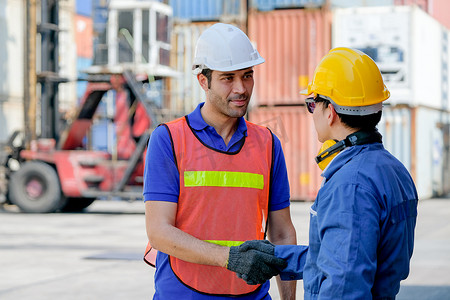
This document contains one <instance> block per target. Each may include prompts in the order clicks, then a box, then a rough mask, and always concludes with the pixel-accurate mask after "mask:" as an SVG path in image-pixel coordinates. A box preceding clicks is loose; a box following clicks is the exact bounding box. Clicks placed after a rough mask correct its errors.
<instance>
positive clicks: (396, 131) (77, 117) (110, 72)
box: [0, 0, 450, 300]
mask: <svg viewBox="0 0 450 300" xmlns="http://www.w3.org/2000/svg"><path fill="white" fill-rule="evenodd" d="M215 22H225V23H231V24H234V25H236V26H238V27H240V28H241V29H242V30H243V31H244V32H246V33H247V34H248V36H249V37H250V40H251V41H252V43H254V44H255V46H256V47H257V48H258V50H259V52H260V54H261V55H262V56H263V57H264V58H265V59H266V62H265V63H264V64H262V65H259V66H257V67H255V77H256V79H255V88H254V92H253V97H252V102H251V107H250V109H249V112H248V115H247V118H248V119H249V120H250V121H253V122H255V123H258V124H261V125H265V126H268V127H270V128H271V130H272V131H273V132H274V133H276V134H277V136H278V137H279V138H280V140H281V142H282V146H283V150H284V153H285V156H286V163H287V169H288V173H289V181H290V186H291V198H292V200H293V201H294V202H293V203H292V205H291V214H292V219H293V222H294V224H295V227H296V230H297V240H298V242H299V243H302V244H307V243H308V234H307V232H308V228H309V225H308V224H309V223H308V220H309V206H310V205H311V201H313V200H314V197H315V195H316V193H317V191H318V189H319V186H320V179H321V178H320V169H319V168H318V167H317V166H316V164H315V162H314V157H315V155H316V153H317V151H318V149H319V146H320V145H319V143H318V141H317V137H316V132H315V130H314V126H313V123H312V118H311V116H310V115H308V112H307V110H306V108H305V107H304V102H303V98H302V97H301V96H300V95H299V91H300V90H302V89H304V88H305V87H306V85H307V83H308V81H309V80H311V76H312V74H313V71H314V68H315V66H316V65H317V63H318V62H319V60H320V59H321V57H322V56H323V55H325V54H326V53H327V52H328V51H329V50H330V49H331V48H334V47H338V46H347V47H352V48H356V49H359V50H362V51H364V52H365V53H367V54H368V55H370V56H371V57H372V58H373V59H374V61H375V62H376V63H377V64H378V66H379V68H380V69H381V72H382V74H383V77H384V80H385V83H386V85H387V87H388V88H389V90H390V92H391V98H390V99H389V100H388V101H386V102H385V103H384V110H383V117H382V120H381V123H380V124H379V130H380V132H381V133H382V135H383V142H384V145H385V147H386V148H387V149H388V150H389V151H390V152H391V153H392V154H393V155H394V156H396V157H397V158H398V159H399V160H400V161H401V162H402V163H403V164H404V165H405V166H406V167H407V169H408V170H409V171H410V173H411V174H412V177H413V179H414V181H415V183H416V185H417V189H418V192H419V198H420V200H425V199H430V200H427V201H420V202H419V216H418V224H417V227H416V243H415V249H414V255H413V259H412V261H411V274H410V276H409V278H408V279H407V280H406V281H404V282H402V288H401V290H400V294H399V296H398V299H402V300H403V299H433V300H434V299H436V300H437V299H448V295H449V293H450V277H449V275H448V274H450V240H449V236H450V224H449V222H448V220H449V217H450V205H449V201H448V200H449V199H450V198H449V192H450V178H449V177H450V161H449V159H450V157H449V155H450V153H449V151H450V149H449V148H450V140H449V135H450V133H449V131H450V107H449V100H450V99H449V97H450V96H449V85H450V78H449V68H450V65H449V56H450V45H449V43H450V41H449V39H450V36H449V30H450V1H447V0H416V1H414V0H411V1H407V0H378V1H375V0H374V1H371V0H347V1H346V0H246V1H245V0H240V1H239V0H165V1H150V0H147V1H144V0H141V1H138V0H122V1H120V0H110V1H107V0H59V1H57V0H40V1H38V0H0V268H1V270H2V271H0V298H1V299H11V300H12V299H14V300H15V299H38V300H39V299H42V300H48V299H142V298H148V297H150V296H151V295H152V294H153V292H154V287H153V274H154V272H155V270H154V269H153V268H150V267H148V266H147V265H146V264H145V263H144V262H143V261H142V257H143V254H144V250H145V245H146V243H147V237H146V234H145V224H144V205H143V203H142V202H141V201H134V200H141V199H142V182H143V166H144V157H145V150H146V145H147V142H148V139H149V136H150V134H151V132H152V130H153V129H154V128H155V127H156V126H157V125H158V124H160V123H162V122H165V121H168V120H171V119H174V118H176V117H179V116H183V115H185V114H187V113H189V112H191V111H192V110H193V109H194V108H195V107H196V106H197V104H198V103H200V102H202V101H204V95H203V92H202V90H201V89H200V86H199V85H198V83H197V80H196V77H195V76H194V75H193V74H192V70H191V66H192V59H193V56H194V50H195V43H196V40H197V38H198V37H199V35H200V34H201V33H202V32H203V30H205V29H206V28H207V27H208V26H210V25H211V24H213V23H215ZM431 198H433V199H431ZM97 200H113V201H97ZM116 200H117V201H116ZM122 200H125V201H122ZM24 212H26V213H24ZM54 212H64V213H56V214H53V213H54ZM78 212H82V213H78ZM30 213H32V214H30ZM42 213H52V214H42ZM272 289H273V290H272V292H271V295H272V297H273V299H279V296H278V295H277V292H276V286H275V284H273V287H272ZM302 295H303V288H302V282H301V281H299V282H298V289H297V297H298V299H303V296H302Z"/></svg>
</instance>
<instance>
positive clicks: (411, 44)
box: [333, 6, 450, 199]
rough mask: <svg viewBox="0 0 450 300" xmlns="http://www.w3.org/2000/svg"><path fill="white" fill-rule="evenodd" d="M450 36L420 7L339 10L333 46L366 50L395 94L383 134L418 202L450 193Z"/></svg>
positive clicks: (381, 127) (336, 14)
mask: <svg viewBox="0 0 450 300" xmlns="http://www.w3.org/2000/svg"><path fill="white" fill-rule="evenodd" d="M449 36H450V32H449V30H448V29H447V28H446V27H445V26H443V25H442V24H440V23H439V22H438V21H437V20H435V19H433V18H432V17H431V16H430V15H429V14H427V13H426V12H424V11H423V10H422V9H420V8H419V7H418V6H395V7H366V8H351V9H337V10H336V11H335V12H334V21H333V46H334V47H337V46H347V47H353V48H357V49H361V50H363V51H365V52H366V53H368V54H369V55H370V56H372V58H373V59H374V60H375V61H376V62H377V64H378V66H379V67H380V70H381V72H382V74H383V77H384V80H385V82H386V85H387V87H388V88H389V90H390V92H391V97H390V99H389V100H388V101H387V102H386V105H387V106H386V107H385V108H384V116H383V118H382V121H381V124H380V131H381V132H382V134H383V136H384V142H385V146H386V149H388V150H389V151H390V152H391V153H393V154H394V155H395V156H396V157H397V158H398V159H399V160H400V161H402V162H403V163H404V165H405V166H406V167H407V168H408V169H409V170H410V172H411V174H412V176H413V178H414V180H415V182H416V185H417V189H418V193H419V198H421V199H424V198H430V197H434V196H440V195H445V194H447V193H449V192H450V189H449V178H448V173H449V170H450V162H449V155H450V144H449V137H448V130H449V126H450V125H449V124H450V121H449V120H450V118H449V107H450V106H449V100H450V99H449V86H450V78H449V68H450V64H449V57H450V47H449Z"/></svg>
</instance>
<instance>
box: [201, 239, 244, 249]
mask: <svg viewBox="0 0 450 300" xmlns="http://www.w3.org/2000/svg"><path fill="white" fill-rule="evenodd" d="M205 242H208V243H211V244H216V245H220V246H227V247H231V246H240V245H242V244H243V243H244V242H241V241H213V240H205Z"/></svg>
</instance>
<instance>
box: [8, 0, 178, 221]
mask: <svg viewBox="0 0 450 300" xmlns="http://www.w3.org/2000/svg"><path fill="white" fill-rule="evenodd" d="M30 3H31V2H30ZM108 5H109V7H108V10H109V11H113V16H115V17H114V18H111V19H112V20H109V21H108V24H107V25H108V30H109V31H110V32H116V33H117V34H118V36H117V37H112V41H113V42H111V41H109V42H108V41H107V39H106V38H105V41H107V43H106V44H107V45H108V47H110V48H108V51H107V54H109V56H107V57H106V59H103V62H106V64H104V65H101V64H100V65H97V68H96V69H95V68H94V69H95V70H94V71H93V72H87V74H88V76H87V78H85V80H86V81H87V87H86V91H85V93H84V96H83V97H82V98H81V99H80V101H79V102H80V103H79V105H78V107H77V109H76V113H75V114H74V116H72V117H70V118H68V119H67V118H66V119H65V120H64V122H62V119H63V118H62V117H61V113H60V110H59V108H58V86H59V85H60V84H61V83H65V82H67V81H68V80H67V79H66V78H61V77H60V76H59V75H58V74H59V72H58V61H59V56H58V33H59V31H60V30H59V27H58V10H59V6H58V1H41V9H40V13H41V17H40V20H41V24H39V25H38V26H37V25H36V24H34V25H33V24H31V25H30V24H29V19H28V17H29V15H28V12H27V26H28V27H29V28H30V26H31V28H33V26H35V27H36V28H37V29H38V33H39V35H38V36H39V37H40V39H41V40H40V45H41V46H40V47H41V51H40V53H41V58H40V62H41V63H40V66H41V70H40V71H39V72H37V71H36V68H35V67H34V68H33V67H32V65H33V62H31V63H30V62H28V63H27V65H28V74H36V76H35V78H37V83H38V84H40V89H36V86H33V84H32V81H33V80H34V79H33V78H32V80H31V82H29V83H27V84H26V86H30V87H31V88H30V89H29V91H28V97H29V99H31V98H32V97H30V94H32V93H35V92H36V90H39V91H40V112H39V115H40V120H39V122H36V120H35V119H33V118H31V120H28V123H27V120H25V128H24V129H25V130H24V132H19V131H17V132H14V134H12V135H11V137H10V138H9V140H8V141H7V142H6V143H4V144H2V145H0V203H10V204H14V205H16V206H18V207H19V208H20V210H21V211H23V212H27V213H51V212H78V211H82V210H83V209H84V208H86V207H88V206H89V205H90V204H91V203H93V202H94V201H95V200H96V199H111V198H113V199H117V198H119V199H124V200H128V201H129V200H136V199H141V198H142V183H143V176H144V174H143V173H144V159H145V150H146V146H147V143H148V140H149V137H150V134H151V131H152V130H153V129H154V128H155V126H157V125H158V124H160V123H161V122H165V121H168V120H169V119H170V118H172V117H176V116H175V115H174V116H169V117H167V114H163V113H162V111H165V110H164V109H162V108H161V105H157V104H155V103H154V101H153V98H151V97H150V96H149V93H148V86H149V85H150V84H152V83H155V82H156V81H157V80H163V79H164V78H166V77H173V76H176V75H173V74H176V72H175V71H173V70H172V69H170V67H169V61H168V57H169V56H168V53H169V50H170V42H169V37H170V25H171V22H170V17H171V13H172V11H171V9H170V7H169V6H168V5H165V4H162V3H159V2H152V1H147V2H145V3H144V2H141V1H127V3H126V5H128V6H130V5H131V6H132V5H135V6H136V7H134V8H133V7H131V8H132V9H133V10H132V11H136V10H139V9H140V10H144V13H142V15H141V14H136V16H137V17H139V18H142V19H143V20H142V22H134V21H133V20H131V21H130V19H129V16H130V14H129V11H130V7H125V6H124V3H123V2H121V1H111V2H109V4H108ZM28 10H30V6H28ZM32 13H33V12H32ZM153 14H156V15H157V16H158V18H156V19H155V18H150V16H152V15H153ZM145 18H147V19H145ZM31 19H32V18H31ZM152 22H154V23H152ZM142 24H147V25H146V26H143V25H142ZM127 26H128V27H127ZM151 30H153V31H155V32H158V35H156V34H150V33H149V31H151ZM133 32H140V33H142V35H141V36H132V33H133ZM105 34H106V33H105ZM108 36H111V35H108ZM138 38H139V39H141V42H139V43H136V42H135V43H134V44H137V45H140V48H141V52H138V51H137V50H136V49H135V48H132V47H130V46H132V44H133V43H132V41H133V39H134V41H136V39H138ZM152 38H153V39H156V40H154V41H153V40H151V39H152ZM146 39H147V40H146ZM114 43H115V44H114ZM38 44H39V43H38ZM33 45H36V40H32V39H30V40H29V41H28V42H27V46H28V47H27V48H28V49H27V51H28V52H30V48H31V52H34V53H36V50H35V49H32V48H33ZM111 45H112V46H111ZM144 46H145V47H144ZM114 47H115V48H114ZM105 49H106V48H105ZM33 50H34V51H33ZM144 50H145V51H147V52H145V51H144ZM123 51H126V52H123ZM144 52H145V53H144ZM158 53H159V54H158ZM123 54H126V55H123ZM29 57H34V56H32V55H29ZM122 57H125V59H124V60H122V61H121V59H122ZM151 59H153V61H152V60H151ZM34 64H35V62H34ZM30 65H31V67H30ZM33 71H34V73H33ZM111 93H113V95H114V108H115V109H114V111H115V114H114V116H111V117H110V120H109V121H110V122H111V123H112V124H113V125H114V126H113V127H114V128H115V132H114V134H115V147H114V149H115V151H108V150H105V149H95V148H93V147H92V145H90V143H89V142H88V141H87V140H88V139H87V137H89V134H90V132H91V128H92V126H93V124H94V123H95V120H96V118H97V114H96V112H97V110H98V108H99V106H100V105H101V103H102V102H103V101H105V100H104V99H106V98H107V97H105V95H106V94H111ZM25 94H26V95H25V98H26V97H27V92H26V91H25ZM31 96H33V95H31ZM26 99H27V98H26ZM28 102H31V100H30V101H24V105H25V106H26V105H29V106H31V104H29V103H28ZM32 108H33V107H31V109H29V108H28V110H29V111H32V110H33V109H32ZM37 110H39V109H37ZM25 111H27V107H25ZM35 111H36V109H35ZM36 124H38V125H39V126H40V128H38V129H39V130H30V127H33V126H34V127H35V126H36ZM27 132H28V133H27ZM36 132H38V133H39V136H38V137H36V135H37V134H36Z"/></svg>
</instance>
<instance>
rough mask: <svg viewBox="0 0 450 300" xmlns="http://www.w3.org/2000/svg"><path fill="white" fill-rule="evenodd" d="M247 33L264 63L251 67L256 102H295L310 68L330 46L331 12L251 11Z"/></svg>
mask: <svg viewBox="0 0 450 300" xmlns="http://www.w3.org/2000/svg"><path fill="white" fill-rule="evenodd" d="M248 33H249V37H250V40H251V41H252V42H254V44H255V45H256V47H257V49H258V51H259V53H260V54H261V56H262V57H263V58H265V60H266V62H265V63H264V64H262V65H259V66H257V67H255V89H254V100H255V102H256V103H257V104H258V105H280V104H284V105H286V104H288V105H291V104H299V103H302V99H304V97H302V96H301V95H300V94H299V91H300V90H302V89H305V88H306V87H307V84H308V82H309V80H311V77H312V75H313V73H314V69H315V67H316V65H317V64H318V62H319V61H320V60H321V59H322V57H323V56H324V55H325V54H326V53H328V51H329V50H330V46H331V14H330V13H329V12H328V11H326V10H318V9H312V10H304V9H291V10H278V11H270V12H252V13H250V14H249V19H248Z"/></svg>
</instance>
